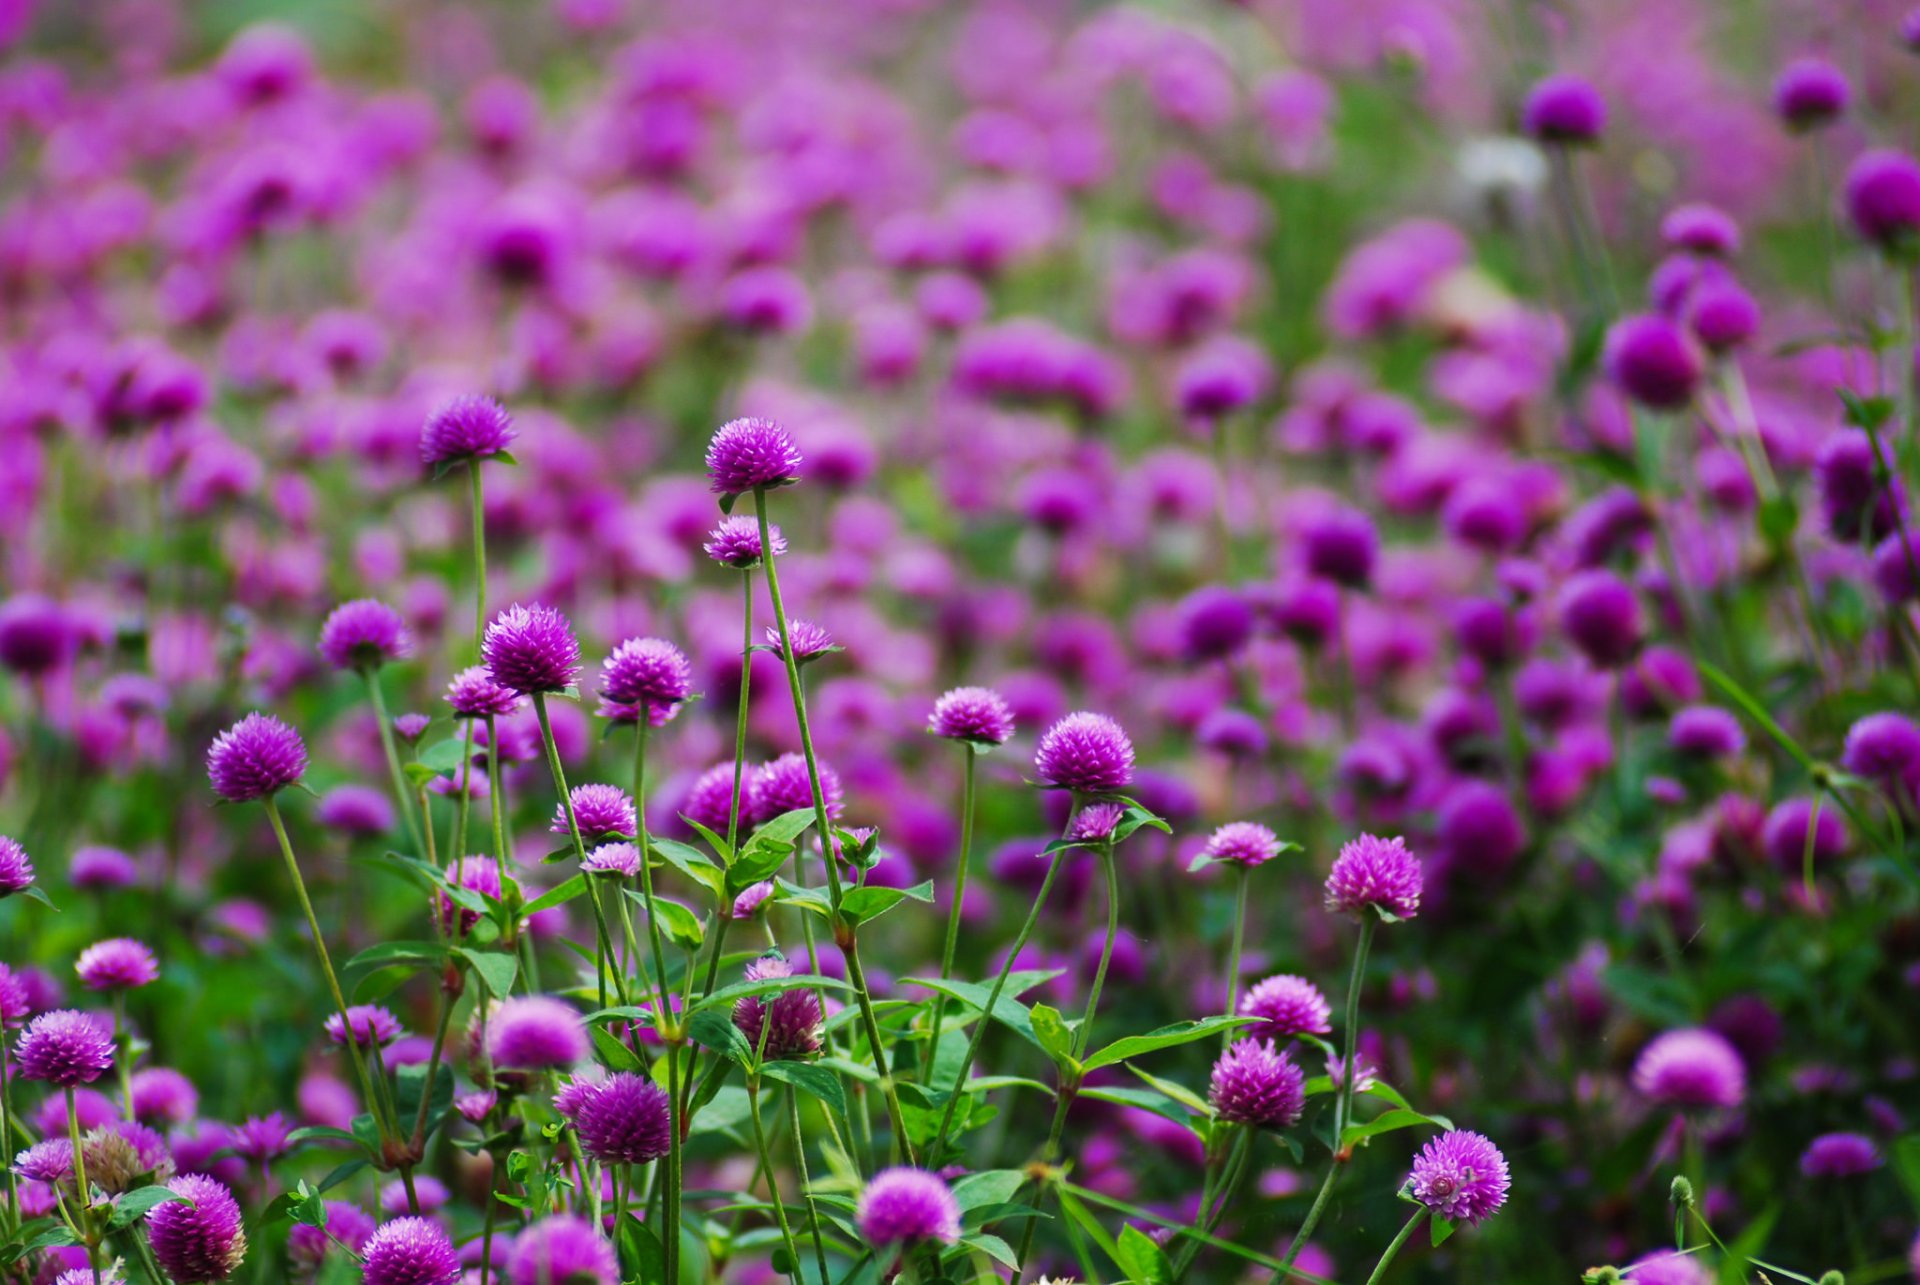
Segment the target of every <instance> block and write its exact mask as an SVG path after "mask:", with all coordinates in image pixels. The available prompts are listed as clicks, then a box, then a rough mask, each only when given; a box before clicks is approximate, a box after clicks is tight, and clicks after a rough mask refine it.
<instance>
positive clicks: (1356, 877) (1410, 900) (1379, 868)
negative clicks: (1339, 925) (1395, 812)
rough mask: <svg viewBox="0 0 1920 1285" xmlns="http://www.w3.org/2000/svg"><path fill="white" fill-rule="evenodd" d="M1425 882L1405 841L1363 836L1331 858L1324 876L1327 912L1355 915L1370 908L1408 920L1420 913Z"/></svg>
mask: <svg viewBox="0 0 1920 1285" xmlns="http://www.w3.org/2000/svg"><path fill="white" fill-rule="evenodd" d="M1424 882H1425V880H1424V878H1423V876H1422V874H1421V871H1420V858H1418V857H1416V856H1414V855H1413V853H1412V852H1410V851H1408V849H1407V841H1406V840H1405V839H1402V838H1399V837H1398V836H1396V837H1394V838H1391V839H1381V838H1377V837H1375V836H1374V835H1371V834H1363V835H1361V836H1360V837H1359V838H1357V839H1355V840H1353V841H1352V842H1351V843H1349V844H1347V845H1346V846H1345V847H1343V848H1341V849H1340V855H1339V856H1338V857H1337V858H1335V859H1334V863H1333V870H1332V871H1331V872H1330V873H1329V874H1328V875H1327V909H1328V910H1334V911H1340V912H1342V913H1345V914H1349V915H1358V914H1364V913H1365V912H1366V911H1367V909H1368V908H1370V907H1371V908H1373V909H1376V910H1381V911H1384V912H1386V913H1387V914H1389V915H1392V916H1393V917H1394V918H1396V919H1411V918H1413V917H1414V916H1415V915H1417V914H1419V913H1420V891H1421V888H1422V886H1423V885H1424Z"/></svg>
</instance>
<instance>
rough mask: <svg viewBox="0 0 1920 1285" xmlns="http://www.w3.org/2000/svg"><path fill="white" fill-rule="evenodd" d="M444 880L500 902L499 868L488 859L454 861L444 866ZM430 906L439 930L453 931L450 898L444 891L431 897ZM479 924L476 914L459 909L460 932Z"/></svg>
mask: <svg viewBox="0 0 1920 1285" xmlns="http://www.w3.org/2000/svg"><path fill="white" fill-rule="evenodd" d="M447 881H448V882H449V883H452V884H454V885H455V886H456V887H460V888H465V889H466V890H467V891H469V892H477V893H479V894H480V895H481V896H483V897H487V898H491V899H492V900H494V901H498V900H500V892H501V884H500V866H499V864H498V863H497V862H495V861H494V859H493V858H492V857H476V856H469V857H468V858H467V859H466V860H464V861H462V860H460V859H459V858H457V857H456V858H455V859H454V860H452V861H449V862H448V863H447ZM433 907H434V911H435V913H436V914H438V915H439V918H440V927H441V928H442V929H443V930H446V931H449V932H450V931H452V929H453V914H454V905H453V898H451V897H449V896H447V894H446V893H445V892H444V891H439V892H435V893H434V894H433ZM479 922H480V912H479V911H477V910H469V909H467V908H466V907H465V906H462V907H460V931H461V932H463V933H464V932H468V931H470V930H471V929H472V928H473V926H474V925H475V924H477V923H479Z"/></svg>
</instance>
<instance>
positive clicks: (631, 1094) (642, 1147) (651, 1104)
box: [572, 1071, 671, 1165]
mask: <svg viewBox="0 0 1920 1285" xmlns="http://www.w3.org/2000/svg"><path fill="white" fill-rule="evenodd" d="M572 1116H573V1127H574V1128H575V1129H576V1130H577V1131H578V1132H579V1134H580V1149H581V1150H582V1151H584V1152H586V1153H587V1154H588V1155H589V1156H592V1157H593V1158H594V1159H595V1160H598V1161H600V1162H601V1163H602V1164H610V1165H613V1164H629V1165H641V1164H646V1163H647V1162H648V1161H650V1160H658V1159H659V1158H660V1157H661V1156H664V1155H666V1154H667V1138H668V1134H669V1133H670V1132H671V1128H670V1125H669V1123H668V1106H667V1094H666V1090H664V1089H662V1088H661V1087H660V1086H659V1085H658V1084H655V1083H654V1082H653V1081H652V1080H651V1079H648V1078H646V1077H644V1076H639V1075H635V1074H633V1073H632V1072H631V1071H617V1072H615V1073H614V1074H612V1075H610V1076H608V1077H607V1078H606V1079H604V1080H600V1081H598V1082H595V1083H591V1084H589V1085H588V1086H587V1087H586V1089H585V1090H584V1091H583V1092H582V1093H581V1094H580V1095H578V1096H577V1097H576V1099H575V1101H574V1103H573V1112H572Z"/></svg>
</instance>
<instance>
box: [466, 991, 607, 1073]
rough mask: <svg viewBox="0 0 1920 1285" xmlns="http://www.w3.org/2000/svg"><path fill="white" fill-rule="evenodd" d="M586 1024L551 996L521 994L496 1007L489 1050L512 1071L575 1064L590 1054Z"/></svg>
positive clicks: (496, 1061) (489, 1030)
mask: <svg viewBox="0 0 1920 1285" xmlns="http://www.w3.org/2000/svg"><path fill="white" fill-rule="evenodd" d="M588 1051H589V1049H588V1044H587V1030H586V1023H585V1022H583V1021H581V1020H580V1014H579V1012H578V1011H577V1010H576V1009H574V1008H573V1006H572V1005H570V1004H567V1003H566V1002H565V1001H563V1000H558V999H554V998H553V997H552V996H550V995H519V996H515V997H513V998H511V999H505V1000H502V1001H500V1003H499V1004H498V1005H497V1006H496V1007H495V1008H494V1010H493V1014H492V1017H491V1018H490V1019H489V1021H488V1022H487V1052H488V1055H489V1056H490V1057H491V1058H492V1059H493V1063H494V1065H495V1066H498V1067H502V1068H504V1069H506V1070H509V1071H543V1070H548V1069H551V1068H558V1067H567V1066H572V1065H573V1064H574V1063H575V1062H580V1061H583V1060H585V1059H586V1057H587V1054H588Z"/></svg>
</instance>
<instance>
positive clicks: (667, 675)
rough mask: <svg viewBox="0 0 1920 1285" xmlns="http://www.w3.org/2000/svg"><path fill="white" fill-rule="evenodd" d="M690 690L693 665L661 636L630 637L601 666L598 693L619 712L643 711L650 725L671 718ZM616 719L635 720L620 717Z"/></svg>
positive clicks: (604, 710)
mask: <svg viewBox="0 0 1920 1285" xmlns="http://www.w3.org/2000/svg"><path fill="white" fill-rule="evenodd" d="M692 693H693V666H692V664H691V663H690V662H689V661H688V660H687V655H686V653H685V652H683V651H681V650H680V649H679V648H678V647H676V646H674V645H673V644H672V643H670V642H668V641H666V640H665V639H664V638H629V639H627V640H626V641H625V642H623V643H621V644H620V645H619V646H618V647H615V648H614V649H613V653H612V654H611V655H610V656H608V657H607V659H606V662H605V663H604V664H603V665H602V666H601V669H600V695H601V697H602V698H603V699H604V700H605V701H606V703H607V704H606V705H605V706H602V713H605V712H606V708H607V706H612V707H615V708H616V709H617V710H618V711H620V713H621V714H623V715H624V714H626V713H628V712H632V713H633V714H634V716H635V718H637V716H638V715H641V714H644V716H645V717H646V719H647V722H648V723H649V724H650V725H651V726H653V727H660V726H662V725H663V724H665V723H666V722H667V720H668V719H671V718H672V717H673V716H674V714H675V713H677V712H678V711H679V709H680V706H681V704H682V703H684V702H685V701H686V699H687V697H688V696H690V695H692ZM618 721H634V719H630V718H626V717H621V718H619V719H618Z"/></svg>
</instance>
